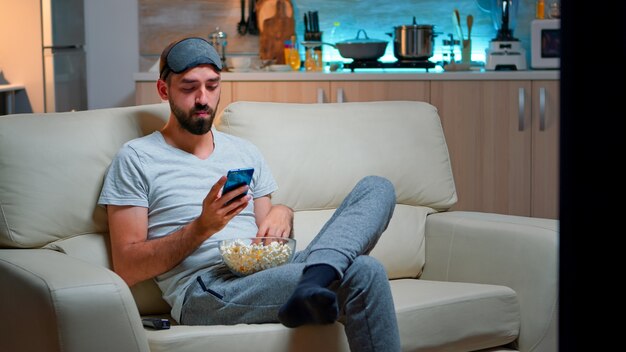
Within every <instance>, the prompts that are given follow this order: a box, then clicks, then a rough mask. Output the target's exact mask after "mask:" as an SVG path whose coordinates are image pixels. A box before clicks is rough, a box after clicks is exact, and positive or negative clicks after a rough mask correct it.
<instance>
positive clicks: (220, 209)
mask: <svg viewBox="0 0 626 352" xmlns="http://www.w3.org/2000/svg"><path fill="white" fill-rule="evenodd" d="M224 183H226V176H222V177H220V179H219V180H218V181H217V182H216V183H215V185H213V187H211V190H210V191H209V193H208V194H207V196H206V197H205V198H204V200H203V201H202V212H201V213H200V216H199V217H198V219H196V220H197V221H198V226H199V228H200V229H201V231H203V232H205V233H207V232H208V233H211V234H213V233H216V232H218V231H220V230H221V229H223V228H224V226H226V224H228V222H229V221H230V220H231V219H232V218H234V217H235V216H236V215H237V214H239V213H241V211H242V210H244V209H245V208H246V206H248V202H249V201H250V200H251V199H252V196H251V195H249V194H247V195H245V196H243V197H241V198H239V199H236V200H234V201H232V202H231V203H228V202H229V201H230V200H232V199H234V198H235V197H237V196H238V195H240V194H242V193H244V192H246V191H247V190H248V186H241V187H239V188H237V189H234V190H232V191H231V192H228V193H226V194H224V195H222V194H221V190H222V188H223V187H224Z"/></svg>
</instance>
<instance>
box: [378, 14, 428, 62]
mask: <svg viewBox="0 0 626 352" xmlns="http://www.w3.org/2000/svg"><path fill="white" fill-rule="evenodd" d="M393 28H394V33H393V55H394V56H395V57H396V58H397V59H398V60H427V59H429V58H430V57H432V56H433V52H434V50H435V37H436V36H437V35H436V34H435V32H434V26H433V25H430V24H416V23H415V17H413V24H409V25H403V26H396V27H393ZM387 34H389V35H391V34H390V33H387Z"/></svg>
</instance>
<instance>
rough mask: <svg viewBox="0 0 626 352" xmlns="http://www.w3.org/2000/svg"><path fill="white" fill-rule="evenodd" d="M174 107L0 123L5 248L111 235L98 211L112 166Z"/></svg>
mask: <svg viewBox="0 0 626 352" xmlns="http://www.w3.org/2000/svg"><path fill="white" fill-rule="evenodd" d="M168 116H169V107H168V105H167V104H154V105H147V106H139V107H125V108H113V109H101V110H91V111H80V112H67V113H47V114H38V113H33V114H17V115H9V116H2V117H0V248H37V247H41V246H44V245H46V244H48V243H51V242H54V241H57V240H60V239H65V238H69V237H73V236H78V235H83V234H93V233H106V232H107V229H108V226H107V221H106V212H105V210H104V209H103V208H101V207H98V206H97V205H96V201H97V199H98V196H99V194H100V188H101V187H102V180H103V177H104V173H105V170H106V168H107V167H108V165H109V163H110V162H111V159H112V158H113V156H114V155H115V153H116V152H117V151H118V149H119V148H120V147H121V146H122V144H123V143H124V142H126V141H128V140H130V139H132V138H135V137H138V136H141V135H144V134H146V133H150V132H152V131H154V130H155V129H158V128H160V127H161V126H162V125H163V123H164V122H165V121H166V119H167V117H168Z"/></svg>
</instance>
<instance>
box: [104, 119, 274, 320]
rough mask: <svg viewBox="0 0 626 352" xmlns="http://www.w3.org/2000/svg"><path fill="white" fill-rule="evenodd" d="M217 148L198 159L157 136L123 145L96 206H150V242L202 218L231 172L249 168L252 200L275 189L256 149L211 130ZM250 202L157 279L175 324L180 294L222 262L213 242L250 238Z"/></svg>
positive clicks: (253, 226) (252, 222)
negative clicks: (214, 188) (212, 194)
mask: <svg viewBox="0 0 626 352" xmlns="http://www.w3.org/2000/svg"><path fill="white" fill-rule="evenodd" d="M212 133H213V137H214V143H215V149H214V151H213V153H212V154H211V155H210V156H209V157H208V158H207V159H206V160H201V159H199V158H197V157H196V156H195V155H193V154H189V153H187V152H185V151H183V150H180V149H178V148H174V147H172V146H170V145H169V144H167V143H166V142H165V140H164V138H163V135H162V134H161V133H160V132H158V131H157V132H154V133H152V134H150V135H147V136H145V137H141V138H138V139H134V140H132V141H129V142H127V143H126V144H124V146H123V147H122V148H121V149H120V150H119V152H118V153H117V155H116V156H115V158H114V159H113V161H112V162H111V165H110V166H109V169H108V171H107V174H106V177H105V180H104V185H103V187H102V191H101V193H100V198H99V200H98V204H99V205H107V204H111V205H133V206H139V207H146V208H148V239H153V238H158V237H161V236H167V235H168V234H170V233H172V232H174V231H176V230H177V229H179V228H181V227H182V226H184V225H186V224H188V223H189V222H191V221H192V220H194V219H195V218H197V217H198V216H199V215H200V212H201V210H202V201H203V199H204V198H205V197H206V195H207V194H208V192H209V190H210V189H211V187H212V186H213V185H214V184H215V183H216V182H217V180H218V179H219V178H220V177H221V176H224V175H226V173H227V172H228V170H229V169H237V168H244V167H253V168H254V174H253V176H252V183H251V184H250V192H251V193H250V194H252V197H253V198H258V197H262V196H266V195H268V194H270V193H272V192H274V191H276V189H277V188H278V187H277V184H276V181H275V180H274V177H273V176H272V173H271V171H270V169H269V166H268V165H267V164H266V162H265V159H264V158H263V156H262V154H261V152H260V151H259V150H258V148H257V147H256V146H255V145H253V144H252V143H250V142H249V141H246V140H244V139H241V138H238V137H235V136H231V135H228V134H225V133H221V132H219V131H217V130H212ZM257 230H258V229H257V226H256V222H255V218H254V204H253V202H250V203H249V204H248V206H247V207H246V209H244V210H243V211H242V212H241V213H240V214H239V215H237V216H236V217H235V218H233V219H232V220H231V221H230V222H229V223H228V224H227V225H226V227H225V228H224V229H222V230H221V231H220V232H218V233H216V234H215V235H213V236H212V237H211V238H209V239H208V240H206V241H204V243H203V244H202V245H201V246H200V247H199V248H198V249H197V250H196V251H194V252H193V253H192V254H191V255H190V256H188V257H187V258H185V260H183V261H182V262H181V263H180V264H179V265H177V266H176V267H174V268H173V269H172V270H170V271H168V272H165V273H163V274H161V275H159V276H157V277H156V278H155V281H156V283H157V284H158V285H159V288H160V289H161V291H162V292H163V298H164V299H165V301H166V302H167V303H169V304H170V306H171V307H172V311H171V314H172V317H173V318H174V319H176V320H177V321H179V319H180V311H181V307H182V303H183V302H182V301H183V298H184V292H185V289H186V288H187V286H188V285H189V284H190V283H191V282H192V280H194V279H195V277H196V276H197V274H198V273H199V272H200V271H202V270H208V269H210V268H211V267H212V266H215V265H218V264H220V263H221V259H220V256H219V253H218V251H217V241H219V240H222V239H226V238H234V237H246V236H254V235H256V232H257Z"/></svg>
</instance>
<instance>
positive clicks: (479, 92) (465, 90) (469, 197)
mask: <svg viewBox="0 0 626 352" xmlns="http://www.w3.org/2000/svg"><path fill="white" fill-rule="evenodd" d="M431 103H432V104H433V105H435V106H436V107H437V108H438V110H439V114H440V116H441V120H442V125H443V128H444V132H445V135H446V140H447V143H448V148H449V150H450V158H451V162H452V170H453V173H454V177H455V183H456V187H457V192H458V197H459V201H458V203H457V204H456V205H455V206H454V208H453V209H455V210H472V211H485V212H494V213H502V214H512V215H523V216H530V215H532V216H536V217H545V218H557V214H558V212H557V210H558V209H557V206H558V205H557V200H558V119H559V117H558V116H559V111H558V81H536V82H533V81H530V80H528V81H527V80H520V81H516V80H512V81H436V82H435V81H434V82H431Z"/></svg>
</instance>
